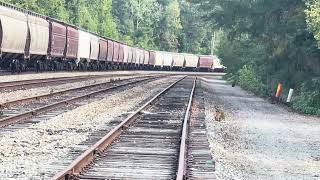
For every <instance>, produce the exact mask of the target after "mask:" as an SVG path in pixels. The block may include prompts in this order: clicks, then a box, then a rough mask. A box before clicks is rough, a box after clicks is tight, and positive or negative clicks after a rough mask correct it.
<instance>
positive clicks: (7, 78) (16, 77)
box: [0, 71, 147, 83]
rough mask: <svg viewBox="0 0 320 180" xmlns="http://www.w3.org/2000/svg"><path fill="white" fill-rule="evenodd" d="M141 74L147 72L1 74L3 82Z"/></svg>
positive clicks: (0, 80)
mask: <svg viewBox="0 0 320 180" xmlns="http://www.w3.org/2000/svg"><path fill="white" fill-rule="evenodd" d="M131 74H132V75H141V74H147V73H146V72H144V71H137V72H135V71H112V72H77V71H75V72H46V73H32V74H14V75H8V76H7V75H6V76H0V77H1V78H0V83H1V82H11V81H24V80H32V79H46V78H63V77H78V76H95V75H115V76H117V75H131Z"/></svg>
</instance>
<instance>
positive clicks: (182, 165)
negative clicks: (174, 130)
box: [176, 79, 197, 180]
mask: <svg viewBox="0 0 320 180" xmlns="http://www.w3.org/2000/svg"><path fill="white" fill-rule="evenodd" d="M196 81H197V79H195V80H194V82H193V87H192V91H191V93H190V98H189V103H188V107H187V111H186V114H185V116H184V120H183V129H182V135H181V143H180V153H179V164H178V172H177V178H176V179H177V180H183V179H185V176H186V162H187V161H186V159H187V152H188V147H187V138H188V130H189V123H188V122H189V119H190V112H191V106H192V100H193V96H194V90H195V87H196Z"/></svg>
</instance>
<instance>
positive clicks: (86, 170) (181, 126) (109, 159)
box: [52, 77, 214, 180]
mask: <svg viewBox="0 0 320 180" xmlns="http://www.w3.org/2000/svg"><path fill="white" fill-rule="evenodd" d="M195 87H196V80H195V79H193V78H189V77H187V78H183V79H180V80H178V81H176V82H174V83H173V84H171V85H170V86H168V87H167V88H165V89H164V90H163V91H161V92H160V93H158V94H157V95H156V96H154V97H153V98H152V99H151V100H150V101H148V102H147V103H145V104H144V105H143V106H141V107H140V108H139V109H138V110H137V111H135V112H134V113H132V114H131V115H129V117H127V118H126V119H125V120H123V121H121V120H119V121H118V123H119V124H117V125H116V126H115V128H113V129H110V130H109V131H100V132H98V133H95V134H93V137H92V138H90V139H89V140H88V141H87V142H84V144H86V145H88V144H94V145H93V146H91V147H90V148H89V149H87V150H86V151H84V152H83V153H82V154H81V155H80V156H75V158H74V159H75V160H74V161H73V163H71V164H70V165H69V166H68V167H67V168H65V169H64V170H62V171H61V172H59V173H58V174H56V175H55V176H54V177H53V178H52V179H59V180H60V179H185V178H186V177H187V176H190V177H192V176H191V175H190V174H189V173H188V171H189V170H190V168H192V166H190V162H191V161H188V160H189V159H188V158H190V157H191V156H192V155H195V154H198V156H197V158H196V160H197V161H201V160H204V159H206V161H208V160H211V158H210V156H208V154H206V153H208V152H209V147H208V146H206V145H208V144H205V146H199V145H194V146H192V147H193V151H192V152H191V153H189V152H188V148H189V147H190V144H188V135H189V118H190V115H191V117H192V116H194V115H193V113H192V108H191V107H192V102H193V96H194V92H195V91H194V90H195ZM195 121H196V120H195ZM113 123H114V124H116V123H117V122H113ZM193 124H197V123H192V125H193ZM198 127H199V124H197V126H196V127H194V128H191V131H190V132H191V133H194V132H195V133H201V131H203V128H202V126H200V132H199V130H198V129H199V128H198ZM103 132H108V134H107V135H105V136H103V135H101V133H103ZM99 133H100V134H99ZM101 136H103V137H102V138H98V137H101ZM199 140H202V141H201V142H205V140H206V137H205V136H201V137H200V138H199ZM95 142H96V143H95ZM80 146H83V147H85V145H83V144H81V145H80ZM205 150H206V151H205ZM199 151H201V153H200V154H199V153H197V152H199ZM80 152H81V151H75V152H73V153H74V154H75V155H76V154H79V153H80ZM204 152H206V153H204ZM209 154H210V153H209ZM208 157H209V159H207V158H208ZM193 160H194V159H193ZM201 162H202V161H201ZM209 165H210V167H211V169H210V167H206V168H202V167H201V166H200V165H199V166H198V167H197V168H195V169H193V173H192V174H197V173H196V172H197V170H196V169H199V171H202V174H206V173H204V172H203V170H205V171H210V172H213V171H214V166H213V165H212V163H211V164H209ZM202 166H207V164H205V165H204V164H202ZM208 174H210V173H208ZM210 175H211V174H210ZM210 177H212V176H210Z"/></svg>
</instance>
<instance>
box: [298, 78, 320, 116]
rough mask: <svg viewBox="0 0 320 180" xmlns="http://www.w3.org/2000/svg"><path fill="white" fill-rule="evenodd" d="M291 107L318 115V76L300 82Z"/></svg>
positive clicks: (319, 108) (319, 106)
mask: <svg viewBox="0 0 320 180" xmlns="http://www.w3.org/2000/svg"><path fill="white" fill-rule="evenodd" d="M293 108H294V109H295V110H297V111H299V112H302V113H306V114H314V115H320V78H315V79H312V80H310V81H307V82H305V83H303V84H302V86H301V89H300V93H299V95H298V96H297V97H296V98H295V99H294V101H293Z"/></svg>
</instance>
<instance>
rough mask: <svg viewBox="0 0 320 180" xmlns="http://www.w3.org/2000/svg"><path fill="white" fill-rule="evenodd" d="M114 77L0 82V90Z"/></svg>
mask: <svg viewBox="0 0 320 180" xmlns="http://www.w3.org/2000/svg"><path fill="white" fill-rule="evenodd" d="M132 75H134V74H128V75H126V74H125V75H121V74H119V75H116V76H117V77H123V76H132ZM114 76H115V75H111V74H108V75H89V76H75V77H59V78H46V79H29V80H22V81H10V82H0V89H14V88H19V87H23V86H32V85H35V84H47V83H55V82H65V81H68V82H70V81H80V80H84V79H99V78H104V77H114Z"/></svg>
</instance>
